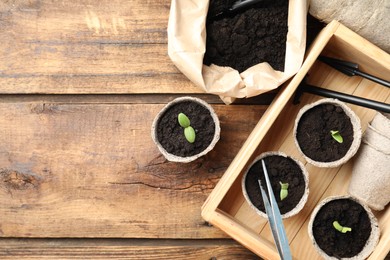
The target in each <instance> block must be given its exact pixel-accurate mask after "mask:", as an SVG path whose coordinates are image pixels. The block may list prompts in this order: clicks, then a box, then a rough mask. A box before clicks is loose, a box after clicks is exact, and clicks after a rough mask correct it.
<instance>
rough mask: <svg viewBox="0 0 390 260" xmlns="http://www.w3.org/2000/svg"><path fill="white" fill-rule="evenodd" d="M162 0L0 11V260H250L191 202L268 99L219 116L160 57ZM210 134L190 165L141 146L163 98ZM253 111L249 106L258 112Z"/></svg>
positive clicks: (105, 0)
mask: <svg viewBox="0 0 390 260" xmlns="http://www.w3.org/2000/svg"><path fill="white" fill-rule="evenodd" d="M169 8H170V0H156V1H140V0H133V1H125V0H99V1H92V0H87V1H78V0H63V1H52V0H8V1H0V28H1V30H0V140H1V145H0V237H1V238H0V258H1V259H21V258H25V259H31V258H38V259H68V258H81V259H112V258H115V259H119V258H120V259H122V258H127V259H183V258H184V257H185V258H186V259H256V258H257V257H256V256H255V255H253V253H251V252H250V251H249V250H247V249H245V248H244V247H243V246H241V245H239V244H238V243H236V242H234V241H233V240H232V239H230V238H228V236H227V235H226V234H224V233H223V232H222V231H220V230H219V229H217V228H214V227H212V226H211V225H209V224H208V223H206V222H205V221H204V220H203V219H202V218H201V216H200V208H201V205H202V204H203V202H204V200H205V199H206V198H207V196H208V195H209V193H210V191H211V190H212V189H213V188H214V186H215V184H216V182H217V181H218V180H219V178H220V177H221V175H222V174H223V172H224V171H225V169H226V167H227V166H228V165H229V163H230V161H231V160H232V158H233V157H234V154H235V152H237V150H238V149H239V147H240V146H241V145H242V143H243V142H244V140H245V139H246V137H247V135H248V134H249V133H250V131H251V130H252V128H253V126H254V125H255V124H256V122H257V121H258V120H259V119H260V117H261V116H262V114H263V113H264V111H265V109H266V108H267V106H266V105H267V104H269V102H270V100H272V98H273V96H274V93H273V94H272V93H271V94H267V95H264V97H265V98H260V99H258V98H255V99H251V100H249V101H248V102H247V101H244V102H241V103H246V105H238V106H234V107H233V106H225V105H223V103H222V102H221V100H220V99H219V97H216V96H211V95H206V94H204V93H203V91H202V90H200V89H199V88H198V87H196V86H194V85H193V84H192V83H191V82H190V81H189V80H188V79H187V78H186V77H185V76H183V75H182V74H181V73H180V72H179V71H178V70H177V69H176V67H175V66H174V65H173V63H172V62H171V61H170V59H169V57H168V55H167V23H168V17H169ZM183 95H191V96H197V97H200V98H202V99H204V100H206V101H207V102H209V103H210V104H213V107H214V108H215V109H216V111H217V114H218V115H219V116H220V121H221V127H222V129H223V132H222V136H221V140H220V142H219V143H218V144H217V147H216V148H215V149H214V150H213V151H212V152H211V153H209V154H208V155H207V156H206V157H203V158H202V159H199V160H197V161H195V162H193V163H190V164H185V165H183V164H175V163H169V162H167V161H166V160H165V159H164V158H163V157H162V156H161V155H160V154H159V152H158V150H157V148H156V146H155V145H154V144H153V143H152V139H151V137H150V126H151V124H152V120H153V118H154V116H155V115H156V114H157V112H158V111H159V110H160V109H161V108H162V107H163V106H164V105H165V104H166V103H167V102H169V101H171V100H172V99H174V98H176V97H179V96H183ZM259 104H260V105H259Z"/></svg>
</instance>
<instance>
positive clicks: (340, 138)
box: [294, 98, 362, 167]
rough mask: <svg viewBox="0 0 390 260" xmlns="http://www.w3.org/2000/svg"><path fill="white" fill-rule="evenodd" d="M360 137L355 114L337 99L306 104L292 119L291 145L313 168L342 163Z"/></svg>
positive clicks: (347, 157)
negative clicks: (292, 139)
mask: <svg viewBox="0 0 390 260" xmlns="http://www.w3.org/2000/svg"><path fill="white" fill-rule="evenodd" d="M361 138H362V131H361V125H360V119H359V117H358V116H357V115H356V114H355V113H354V112H353V111H352V110H351V109H350V108H349V107H348V106H347V105H345V103H343V102H341V101H339V100H337V99H331V98H325V99H321V100H319V101H317V102H314V103H312V104H308V105H306V106H304V107H303V108H302V109H301V110H300V111H299V112H298V115H297V118H296V120H295V126H294V141H295V144H296V145H297V148H298V150H299V152H300V153H301V154H302V155H303V157H304V158H305V160H306V161H307V162H309V163H311V164H312V165H315V166H317V167H338V166H340V165H342V164H344V163H345V162H347V161H348V160H349V159H350V158H351V157H352V156H354V155H355V153H356V152H357V150H358V149H359V146H360V142H361Z"/></svg>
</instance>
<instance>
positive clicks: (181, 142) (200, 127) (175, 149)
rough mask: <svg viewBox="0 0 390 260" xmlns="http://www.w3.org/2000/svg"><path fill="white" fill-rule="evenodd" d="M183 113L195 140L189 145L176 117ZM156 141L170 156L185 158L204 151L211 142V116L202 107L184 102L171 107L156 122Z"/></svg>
mask: <svg viewBox="0 0 390 260" xmlns="http://www.w3.org/2000/svg"><path fill="white" fill-rule="evenodd" d="M179 113H184V114H185V115H186V116H187V117H188V118H189V119H190V121H191V126H192V127H193V128H194V130H195V133H196V138H195V142H194V143H189V142H188V141H187V139H186V138H185V136H184V129H183V128H182V127H181V126H180V125H179V123H178V121H177V116H178V114H179ZM156 128H157V139H158V141H159V142H160V143H161V145H162V147H164V148H165V150H166V151H167V152H169V153H171V154H174V155H177V156H181V157H187V156H192V155H196V154H198V153H201V152H202V151H203V150H205V149H206V148H207V147H208V146H209V144H210V143H211V141H212V140H213V137H214V133H215V124H214V121H213V118H212V117H211V114H210V112H209V110H208V109H207V108H205V107H204V106H202V105H200V104H198V103H195V102H191V101H184V102H180V103H176V104H175V105H173V106H171V107H170V108H169V109H168V110H167V111H165V113H164V114H163V115H162V116H161V117H160V119H159V121H158V122H157V126H156Z"/></svg>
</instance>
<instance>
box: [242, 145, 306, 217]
mask: <svg viewBox="0 0 390 260" xmlns="http://www.w3.org/2000/svg"><path fill="white" fill-rule="evenodd" d="M262 160H264V162H265V165H266V167H267V172H268V175H269V179H270V183H271V186H272V190H273V192H274V195H275V199H276V202H277V204H278V207H279V209H280V214H281V215H282V218H289V217H292V216H294V215H296V214H297V213H298V212H299V211H300V210H301V209H302V208H303V206H304V205H305V203H306V201H307V197H308V194H309V178H308V173H307V170H306V168H305V167H304V165H303V164H302V163H301V162H300V161H298V160H296V159H294V158H292V157H290V156H287V155H286V154H284V153H282V152H265V153H262V154H260V155H259V156H258V157H257V158H256V159H255V160H254V161H253V163H252V164H251V165H250V166H249V168H248V170H247V172H246V173H245V174H244V176H243V179H242V183H241V185H242V191H243V194H244V197H245V199H246V201H247V202H248V203H249V205H250V207H251V208H253V209H254V210H255V211H256V212H257V213H258V214H259V215H260V216H262V217H263V218H267V214H266V212H265V207H264V203H263V199H262V196H261V191H260V187H259V182H258V180H259V179H260V181H261V183H262V185H263V187H264V189H265V190H267V186H266V182H265V177H264V172H263V168H262V164H261V161H262Z"/></svg>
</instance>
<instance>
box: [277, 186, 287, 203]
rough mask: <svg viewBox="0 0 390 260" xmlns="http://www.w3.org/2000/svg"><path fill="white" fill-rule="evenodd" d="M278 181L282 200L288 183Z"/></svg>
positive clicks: (285, 194)
mask: <svg viewBox="0 0 390 260" xmlns="http://www.w3.org/2000/svg"><path fill="white" fill-rule="evenodd" d="M279 183H280V186H281V188H280V200H284V199H285V198H286V197H287V195H288V183H282V182H279Z"/></svg>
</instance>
